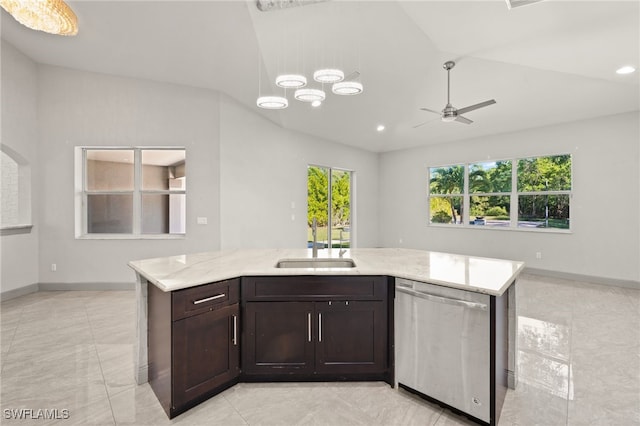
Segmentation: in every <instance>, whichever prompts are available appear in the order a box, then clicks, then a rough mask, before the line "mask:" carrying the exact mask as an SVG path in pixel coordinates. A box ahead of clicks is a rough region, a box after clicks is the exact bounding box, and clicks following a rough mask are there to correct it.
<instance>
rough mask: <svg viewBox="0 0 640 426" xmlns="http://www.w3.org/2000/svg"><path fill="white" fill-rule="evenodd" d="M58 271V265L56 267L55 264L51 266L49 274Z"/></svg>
mask: <svg viewBox="0 0 640 426" xmlns="http://www.w3.org/2000/svg"><path fill="white" fill-rule="evenodd" d="M57 270H58V265H56V264H55V263H52V264H51V272H56V271H57Z"/></svg>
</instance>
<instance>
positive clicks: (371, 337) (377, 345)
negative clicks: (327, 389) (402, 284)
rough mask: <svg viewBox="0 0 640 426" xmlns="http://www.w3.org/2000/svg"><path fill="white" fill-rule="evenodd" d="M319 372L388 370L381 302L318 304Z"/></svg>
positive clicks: (383, 314)
mask: <svg viewBox="0 0 640 426" xmlns="http://www.w3.org/2000/svg"><path fill="white" fill-rule="evenodd" d="M315 309H316V316H317V321H318V342H317V344H316V345H317V346H316V371H317V372H318V373H334V374H348V373H372V374H373V373H381V372H384V371H385V370H386V368H387V309H386V305H385V303H384V302H363V301H359V302H358V301H334V302H317V303H316V306H315Z"/></svg>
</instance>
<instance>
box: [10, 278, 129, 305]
mask: <svg viewBox="0 0 640 426" xmlns="http://www.w3.org/2000/svg"><path fill="white" fill-rule="evenodd" d="M134 289H135V283H133V282H131V283H107V282H104V283H100V282H98V283H38V284H30V285H27V286H24V287H19V288H15V289H13V290H7V291H3V292H1V293H0V301H2V302H4V301H7V300H11V299H15V298H16V297H20V296H24V295H27V294H30V293H35V292H37V291H78V290H84V291H113V290H134Z"/></svg>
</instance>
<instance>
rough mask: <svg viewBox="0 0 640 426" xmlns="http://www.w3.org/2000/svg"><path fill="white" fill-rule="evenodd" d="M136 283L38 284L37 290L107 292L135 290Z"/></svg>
mask: <svg viewBox="0 0 640 426" xmlns="http://www.w3.org/2000/svg"><path fill="white" fill-rule="evenodd" d="M135 285H136V283H134V282H130V283H108V282H103V283H101V282H97V283H40V284H38V290H40V291H68V290H84V291H109V290H135V288H136V287H135Z"/></svg>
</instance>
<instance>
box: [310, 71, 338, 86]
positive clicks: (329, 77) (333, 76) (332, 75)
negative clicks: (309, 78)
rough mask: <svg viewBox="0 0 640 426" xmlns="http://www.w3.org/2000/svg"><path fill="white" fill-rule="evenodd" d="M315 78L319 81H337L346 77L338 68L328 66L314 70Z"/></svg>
mask: <svg viewBox="0 0 640 426" xmlns="http://www.w3.org/2000/svg"><path fill="white" fill-rule="evenodd" d="M313 79H314V80H315V81H317V82H318V83H337V82H339V81H342V80H343V79H344V73H343V72H342V71H340V70H337V69H331V68H326V69H322V70H318V71H316V72H314V73H313Z"/></svg>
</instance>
